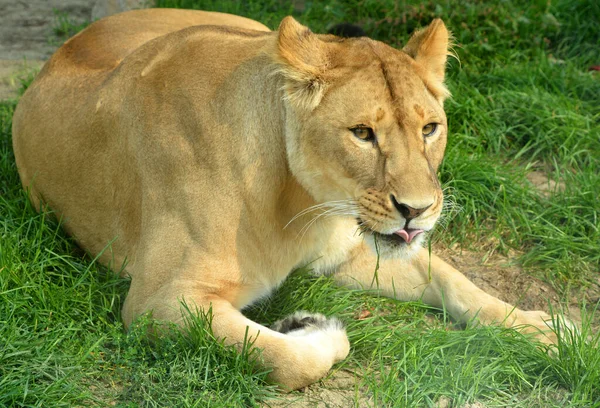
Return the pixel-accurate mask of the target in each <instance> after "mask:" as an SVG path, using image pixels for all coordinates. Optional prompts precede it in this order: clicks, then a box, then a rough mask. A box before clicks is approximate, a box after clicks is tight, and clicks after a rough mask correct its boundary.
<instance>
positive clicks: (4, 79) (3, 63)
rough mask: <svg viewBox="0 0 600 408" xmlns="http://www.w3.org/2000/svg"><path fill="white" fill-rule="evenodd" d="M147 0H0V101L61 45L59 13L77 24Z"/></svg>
mask: <svg viewBox="0 0 600 408" xmlns="http://www.w3.org/2000/svg"><path fill="white" fill-rule="evenodd" d="M149 3H150V2H149V0H0V100H4V99H10V98H15V97H16V96H17V91H16V89H17V88H18V85H19V84H18V80H17V78H18V77H19V76H20V75H22V74H23V73H24V72H25V73H26V72H30V71H31V70H39V69H40V68H41V67H42V65H43V64H44V61H46V60H47V59H48V58H50V56H51V55H52V53H53V52H54V51H56V49H57V48H58V47H59V46H60V45H61V44H62V41H63V40H64V38H62V39H61V38H59V37H58V36H57V35H56V33H55V32H54V27H55V26H56V25H57V18H58V16H59V15H62V16H68V18H69V21H70V22H72V23H74V24H78V23H83V22H86V21H93V20H95V19H97V18H101V17H104V16H106V15H110V14H114V13H116V12H119V11H122V10H127V9H132V8H141V7H144V6H146V5H148V4H149Z"/></svg>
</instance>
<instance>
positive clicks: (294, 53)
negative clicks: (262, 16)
mask: <svg viewBox="0 0 600 408" xmlns="http://www.w3.org/2000/svg"><path fill="white" fill-rule="evenodd" d="M275 53H276V55H275V57H276V60H277V62H278V63H279V65H280V72H281V73H282V74H283V76H284V78H285V81H286V84H285V90H286V92H287V97H288V99H289V100H290V101H291V102H292V103H293V104H294V105H296V106H298V107H303V108H306V109H309V110H312V109H314V108H315V107H316V106H317V105H318V104H319V102H321V98H322V97H323V92H324V89H325V81H324V79H323V73H324V71H325V70H326V68H327V65H328V58H327V52H326V45H325V43H323V42H322V41H321V40H319V38H317V36H316V35H315V34H313V33H312V31H310V30H309V29H308V28H307V27H305V26H303V25H302V24H300V23H298V22H297V21H296V20H294V18H293V17H291V16H288V17H286V18H284V19H283V20H282V21H281V24H280V25H279V33H278V37H277V50H276V52H275Z"/></svg>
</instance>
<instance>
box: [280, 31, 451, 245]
mask: <svg viewBox="0 0 600 408" xmlns="http://www.w3.org/2000/svg"><path fill="white" fill-rule="evenodd" d="M442 27H443V24H442ZM444 30H445V28H444ZM446 34H447V32H446ZM325 39H327V38H325ZM319 41H320V40H319ZM411 41H412V40H411ZM320 42H322V43H323V47H328V48H326V51H325V52H326V53H327V54H328V58H329V59H328V66H327V68H326V69H324V70H323V71H322V73H321V77H320V80H321V81H322V83H321V84H320V85H319V84H316V85H315V84H312V87H313V88H315V87H318V86H322V89H320V90H317V91H314V92H320V93H321V94H320V95H318V101H315V100H309V103H306V105H305V106H302V105H299V104H296V106H295V107H294V112H295V113H296V114H297V115H298V116H297V123H296V126H293V127H290V128H289V129H288V134H287V141H288V159H289V162H290V168H291V169H292V172H294V174H295V176H296V177H297V178H298V180H299V181H300V182H301V184H302V185H303V186H304V187H305V188H306V189H307V190H308V191H309V193H310V194H311V195H312V196H313V197H314V198H315V199H316V200H317V201H318V202H320V203H326V202H328V203H330V204H329V207H331V208H332V209H333V210H332V212H335V211H337V213H339V214H343V215H346V216H351V217H354V218H355V219H356V222H357V227H358V228H359V229H360V230H361V231H362V232H363V233H364V234H365V235H366V236H367V237H369V238H371V239H372V242H374V243H375V244H376V246H377V249H378V250H379V251H380V253H381V254H383V255H406V254H409V253H411V252H413V251H414V250H415V249H417V248H418V247H420V243H421V242H422V241H423V237H424V235H425V234H423V232H426V231H429V230H431V229H432V228H433V226H434V224H435V222H436V221H437V219H438V218H439V216H440V213H441V210H442V204H443V195H442V190H441V188H440V184H439V181H438V179H437V176H436V172H437V169H438V167H439V165H440V163H441V161H442V158H443V154H444V149H445V146H446V136H447V123H446V115H445V113H444V110H443V106H442V103H443V98H444V97H445V88H443V85H442V84H441V82H439V81H438V83H435V82H433V81H434V80H435V78H432V75H428V71H427V70H426V69H424V68H423V66H422V64H419V63H418V58H417V59H415V58H413V57H411V56H409V55H408V54H407V53H405V52H402V51H398V50H394V49H392V48H390V47H388V46H386V45H384V44H382V43H378V42H375V41H372V40H368V39H359V40H351V41H344V42H341V43H340V42H331V43H326V42H323V41H320ZM409 45H410V43H409ZM446 45H447V44H446ZM444 62H445V49H444ZM304 96H306V95H304ZM311 96H313V97H314V96H315V95H314V93H313V95H311Z"/></svg>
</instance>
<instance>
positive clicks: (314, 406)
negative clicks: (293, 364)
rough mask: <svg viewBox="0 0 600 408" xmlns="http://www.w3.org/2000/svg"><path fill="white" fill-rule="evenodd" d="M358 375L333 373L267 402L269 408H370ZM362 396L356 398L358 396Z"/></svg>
mask: <svg viewBox="0 0 600 408" xmlns="http://www.w3.org/2000/svg"><path fill="white" fill-rule="evenodd" d="M358 382H359V381H358V380H357V378H356V374H355V373H353V372H351V371H347V370H338V371H335V372H333V373H331V374H330V375H329V376H328V377H327V378H326V379H324V380H322V381H320V382H318V383H315V384H312V385H309V386H308V387H306V388H304V389H302V390H301V391H298V392H293V393H290V394H283V395H282V396H281V398H279V399H276V400H270V401H266V402H265V403H264V404H263V405H262V406H263V407H265V408H267V407H269V408H284V407H285V408H347V407H351V406H359V407H370V406H373V403H372V401H371V400H370V398H369V397H368V395H367V394H366V393H362V392H361V390H359V389H357V388H356V384H357V383H358ZM357 394H359V395H360V396H359V397H358V398H356V395H357Z"/></svg>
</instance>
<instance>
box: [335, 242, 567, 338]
mask: <svg viewBox="0 0 600 408" xmlns="http://www.w3.org/2000/svg"><path fill="white" fill-rule="evenodd" d="M372 252H373V251H372V250H371V249H370V248H368V247H367V246H366V245H364V244H363V245H361V246H360V247H358V248H357V249H355V250H354V252H353V254H352V255H353V256H352V258H351V260H350V261H348V262H346V263H344V264H343V265H342V266H341V267H340V270H339V272H338V273H337V274H336V280H337V281H338V282H339V283H341V284H343V285H346V286H350V287H354V288H361V289H375V290H378V291H379V292H380V293H381V294H383V295H384V296H388V297H392V298H396V299H399V300H405V301H409V300H422V301H423V302H424V303H427V304H429V305H432V306H435V307H439V308H444V309H445V310H447V311H448V313H449V314H450V316H451V317H452V318H453V319H455V320H457V321H458V322H462V323H465V322H468V321H472V320H476V321H479V322H480V323H483V324H502V325H505V326H508V327H512V326H520V325H527V326H533V327H534V328H532V327H529V328H524V330H526V331H535V332H538V330H537V329H539V330H542V331H544V332H545V335H542V336H540V339H541V340H542V341H546V342H547V341H548V340H551V341H554V340H555V339H553V334H552V333H548V331H549V329H548V326H547V322H549V321H550V320H551V317H550V316H549V315H548V314H546V313H544V312H541V311H533V312H526V311H522V310H520V309H517V308H515V307H514V306H511V305H510V304H508V303H505V302H503V301H501V300H500V299H497V298H495V297H494V296H491V295H489V294H487V293H485V292H484V291H483V290H481V289H479V288H478V287H477V286H475V284H473V283H472V282H471V281H469V279H467V277H465V276H464V275H463V274H462V273H460V272H459V271H457V270H456V269H454V268H453V267H452V266H450V265H448V264H447V263H446V262H444V261H443V260H441V259H440V258H438V257H437V256H436V255H433V254H431V255H430V254H429V252H428V250H427V249H422V250H420V251H419V253H418V254H417V255H415V256H414V258H412V259H410V260H401V259H395V260H380V262H379V269H378V270H377V272H376V273H375V268H376V264H377V258H376V256H375V254H373V253H372ZM532 329H533V330H532Z"/></svg>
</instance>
